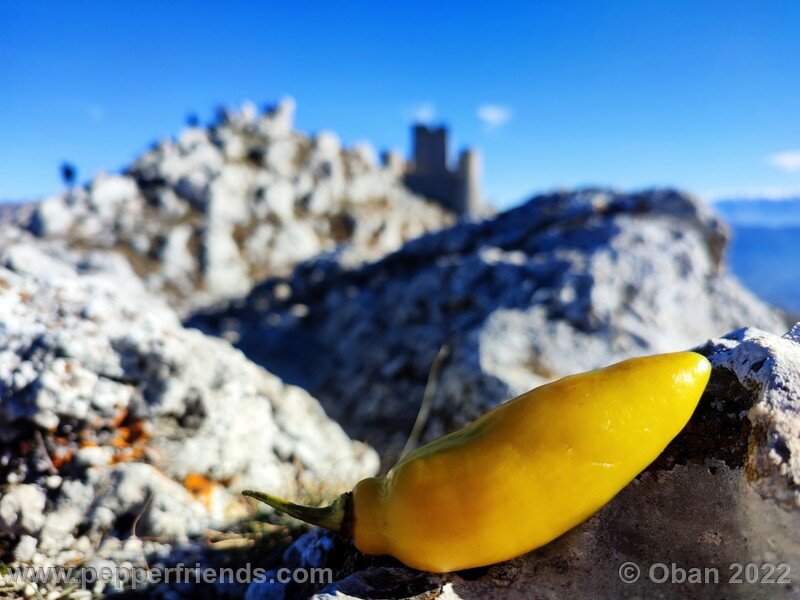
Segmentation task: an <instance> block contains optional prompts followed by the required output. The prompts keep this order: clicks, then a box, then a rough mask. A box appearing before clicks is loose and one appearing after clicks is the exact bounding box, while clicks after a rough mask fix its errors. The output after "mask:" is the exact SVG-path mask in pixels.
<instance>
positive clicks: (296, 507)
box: [242, 490, 352, 537]
mask: <svg viewBox="0 0 800 600" xmlns="http://www.w3.org/2000/svg"><path fill="white" fill-rule="evenodd" d="M242 494H243V495H244V496H249V497H250V498H255V499H256V500H259V501H261V502H263V503H265V504H269V505H270V506H271V507H272V508H275V509H277V510H279V511H281V512H284V513H286V514H287V515H290V516H292V517H294V518H295V519H300V520H301V521H305V522H306V523H310V524H311V525H316V526H317V527H322V528H324V529H329V530H331V531H335V532H336V533H341V534H342V535H345V536H348V537H352V501H351V493H350V492H348V493H345V494H342V495H341V496H339V497H338V498H336V500H334V501H333V502H332V503H331V504H329V505H328V506H320V507H315V506H305V505H303V504H295V503H294V502H289V501H288V500H284V499H283V498H278V497H277V496H273V495H272V494H268V493H267V492H259V491H256V490H242Z"/></svg>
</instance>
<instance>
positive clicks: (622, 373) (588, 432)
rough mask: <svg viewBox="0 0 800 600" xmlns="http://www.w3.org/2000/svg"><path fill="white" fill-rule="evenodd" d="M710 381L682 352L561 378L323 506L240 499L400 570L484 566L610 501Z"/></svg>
mask: <svg viewBox="0 0 800 600" xmlns="http://www.w3.org/2000/svg"><path fill="white" fill-rule="evenodd" d="M710 373H711V365H710V364H709V362H708V360H706V359H705V358H704V357H703V356H701V355H699V354H695V353H693V352H680V353H674V354H662V355H657V356H650V357H644V358H634V359H631V360H626V361H624V362H621V363H618V364H615V365H612V366H610V367H607V368H605V369H600V370H597V371H591V372H588V373H582V374H580V375H573V376H571V377H565V378H564V379H561V380H559V381H555V382H553V383H550V384H548V385H544V386H541V387H538V388H536V389H534V390H532V391H530V392H528V393H526V394H523V395H521V396H519V397H517V398H515V399H514V400H511V401H510V402H507V403H506V404H503V405H501V406H498V407H497V408H495V409H493V410H491V411H489V412H488V413H486V414H485V415H483V416H482V417H480V418H479V419H477V420H476V421H474V422H473V423H470V424H469V425H467V426H466V427H464V428H463V429H461V430H459V431H456V432H454V433H451V434H450V435H446V436H444V437H442V438H441V439H439V440H436V441H434V442H432V443H430V444H428V445H426V446H423V447H422V448H419V449H418V450H416V451H415V452H412V453H411V454H409V455H408V456H406V457H405V458H403V459H402V460H401V461H400V462H398V463H397V464H396V465H395V466H394V467H393V468H392V469H391V470H390V471H389V473H388V474H387V475H386V476H385V477H370V478H368V479H364V480H362V481H360V482H359V483H358V484H357V485H356V486H355V488H354V489H353V491H352V492H348V493H346V494H342V495H341V496H340V497H339V498H338V499H337V500H336V501H335V502H334V503H333V504H331V505H330V506H326V507H322V508H314V507H308V506H301V505H298V504H294V503H291V502H287V501H285V500H282V499H280V498H276V497H275V496H272V495H270V494H266V493H263V492H256V491H252V490H245V491H244V492H243V493H244V494H245V495H247V496H252V497H253V498H256V499H258V500H261V501H263V502H266V503H267V504H269V505H270V506H273V507H275V508H277V509H279V510H281V511H283V512H286V513H288V514H290V515H292V516H294V517H297V518H299V519H302V520H304V521H307V522H309V523H312V524H315V525H318V526H321V527H325V528H327V529H331V530H333V531H338V532H340V533H342V534H345V535H348V536H351V537H352V538H353V539H354V541H355V545H356V547H357V548H358V549H359V550H361V551H362V552H364V553H366V554H390V555H392V556H394V557H396V558H398V559H399V560H401V561H402V562H403V563H405V564H406V565H408V566H410V567H414V568H417V569H423V570H426V571H433V572H448V571H454V570H459V569H466V568H471V567H478V566H484V565H489V564H492V563H496V562H500V561H503V560H507V559H510V558H514V557H516V556H519V555H521V554H524V553H525V552H528V551H530V550H533V549H534V548H538V547H539V546H542V545H544V544H546V543H548V542H549V541H551V540H553V539H554V538H556V537H558V536H559V535H561V534H562V533H564V532H565V531H568V530H569V529H571V528H572V527H574V526H576V525H578V524H579V523H581V522H583V521H584V520H585V519H587V518H588V517H589V516H590V515H592V514H593V513H594V512H595V511H597V510H598V509H599V508H600V507H602V506H603V505H604V504H605V503H606V502H608V501H609V500H611V498H613V497H614V495H615V494H617V492H619V491H620V490H621V489H622V488H623V487H625V485H627V484H628V483H629V482H630V481H631V480H632V479H633V478H634V477H636V475H637V474H638V473H640V472H641V471H642V470H643V469H644V468H645V467H647V465H649V464H650V463H651V462H652V461H653V460H654V459H655V458H656V457H657V456H658V455H659V454H660V453H661V452H662V451H663V450H664V448H665V447H666V446H667V444H669V442H670V441H671V440H672V439H673V438H674V437H675V436H676V435H677V434H678V433H679V432H680V431H681V429H683V427H684V425H686V422H687V421H688V420H689V417H690V416H691V415H692V413H693V412H694V409H695V407H696V406H697V403H698V401H699V399H700V396H701V394H702V393H703V390H704V389H705V386H706V383H707V382H708V378H709V375H710Z"/></svg>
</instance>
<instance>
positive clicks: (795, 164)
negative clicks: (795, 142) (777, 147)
mask: <svg viewBox="0 0 800 600" xmlns="http://www.w3.org/2000/svg"><path fill="white" fill-rule="evenodd" d="M767 162H768V163H769V164H770V165H772V166H773V167H775V168H777V169H781V170H782V171H787V172H789V173H794V172H797V171H800V150H786V151H785V152H776V153H775V154H770V155H769V156H768V157H767Z"/></svg>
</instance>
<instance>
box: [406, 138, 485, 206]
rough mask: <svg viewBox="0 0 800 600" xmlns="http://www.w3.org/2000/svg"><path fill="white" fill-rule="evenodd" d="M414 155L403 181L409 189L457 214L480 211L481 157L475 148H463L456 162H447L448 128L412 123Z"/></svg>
mask: <svg viewBox="0 0 800 600" xmlns="http://www.w3.org/2000/svg"><path fill="white" fill-rule="evenodd" d="M412 135H413V139H412V147H413V151H414V154H413V156H412V158H411V160H410V161H409V164H408V167H407V169H406V173H405V177H404V182H405V184H406V186H407V187H408V188H409V189H410V190H411V191H412V192H415V193H417V194H419V195H421V196H425V197H426V198H428V199H430V200H433V201H436V202H438V203H439V204H441V205H442V206H443V207H445V208H446V209H448V210H451V211H453V212H454V213H455V214H456V215H458V216H459V217H468V216H470V215H472V214H475V213H476V212H478V211H479V209H480V207H481V203H482V201H483V200H482V197H481V188H480V176H481V158H480V154H479V153H478V151H477V150H473V149H467V150H464V151H463V152H462V153H461V155H460V156H459V160H458V165H457V167H456V168H455V169H451V168H450V166H449V164H448V162H449V161H448V150H447V128H445V127H436V128H429V127H427V126H425V125H415V126H414V128H413V129H412Z"/></svg>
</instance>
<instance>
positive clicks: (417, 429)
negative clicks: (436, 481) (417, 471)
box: [400, 342, 450, 459]
mask: <svg viewBox="0 0 800 600" xmlns="http://www.w3.org/2000/svg"><path fill="white" fill-rule="evenodd" d="M449 355H450V347H449V346H448V345H447V342H445V343H444V344H442V347H441V348H439V352H438V353H437V354H436V358H434V359H433V363H431V370H430V371H428V381H426V382H425V393H423V395H422V402H421V403H420V405H419V412H417V418H416V420H415V421H414V427H412V428H411V433H410V434H409V435H408V440H406V445H405V446H403V451H402V452H401V453H400V458H401V459H402V458H403V457H404V456H406V455H407V454H408V453H409V452H412V451H413V450H414V449H415V448H416V447H417V444H418V443H419V439H420V437H422V433H423V431H425V425H426V424H427V423H428V417H429V416H430V413H431V406H432V405H433V399H434V397H435V396H436V386H437V384H438V383H439V373H440V372H441V370H442V363H444V361H445V359H446V358H447V357H448V356H449Z"/></svg>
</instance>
